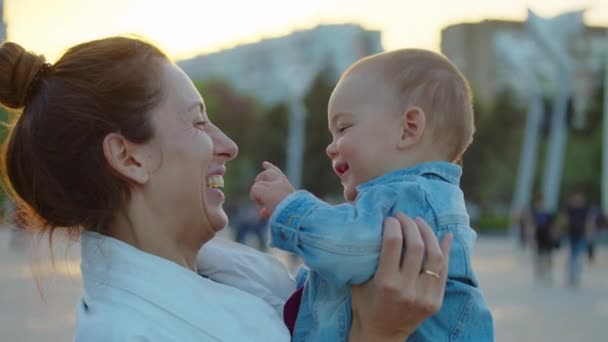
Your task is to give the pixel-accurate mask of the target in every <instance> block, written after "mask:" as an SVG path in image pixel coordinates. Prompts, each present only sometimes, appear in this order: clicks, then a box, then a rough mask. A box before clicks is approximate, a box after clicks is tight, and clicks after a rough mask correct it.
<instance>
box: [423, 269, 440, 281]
mask: <svg viewBox="0 0 608 342" xmlns="http://www.w3.org/2000/svg"><path fill="white" fill-rule="evenodd" d="M422 273H424V274H428V275H430V276H433V277H435V278H437V279H439V273H435V272H433V271H429V270H424V271H422Z"/></svg>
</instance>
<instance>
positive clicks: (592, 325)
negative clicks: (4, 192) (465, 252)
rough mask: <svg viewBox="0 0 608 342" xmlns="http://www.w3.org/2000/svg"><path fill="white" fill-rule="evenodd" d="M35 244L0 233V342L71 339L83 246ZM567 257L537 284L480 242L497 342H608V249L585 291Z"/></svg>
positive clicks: (498, 244) (591, 269)
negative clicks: (568, 275)
mask: <svg viewBox="0 0 608 342" xmlns="http://www.w3.org/2000/svg"><path fill="white" fill-rule="evenodd" d="M32 244H34V246H33V247H32ZM35 244H36V241H35V240H34V242H32V240H31V239H30V238H29V237H28V236H23V235H22V234H20V233H12V232H11V229H9V228H6V227H0V289H1V290H0V341H2V342H8V341H11V342H12V341H20V342H21V341H23V342H29V341H32V342H33V341H70V340H71V339H72V334H73V330H74V324H75V316H74V307H75V301H76V299H77V298H78V295H79V293H80V286H81V282H80V279H79V270H78V267H79V261H78V256H79V246H78V244H75V243H72V244H66V243H65V242H64V238H63V237H61V236H59V235H58V236H57V238H56V241H55V252H54V259H55V265H54V266H53V265H51V263H50V258H49V257H48V255H49V254H48V252H47V251H48V242H47V241H46V240H43V241H41V242H39V243H38V246H35ZM565 257H566V255H565V251H563V250H562V251H560V252H559V253H558V255H557V257H556V259H555V271H556V272H555V274H554V283H553V285H550V286H547V285H541V284H536V283H535V282H534V281H533V278H532V270H531V265H530V259H531V258H530V255H529V252H527V251H522V250H519V249H518V248H516V247H515V246H514V244H513V243H512V242H511V241H510V240H509V239H507V238H501V237H480V238H479V240H478V245H477V250H476V257H475V267H476V268H477V271H478V274H479V278H480V281H481V284H482V288H483V289H484V291H485V293H486V295H487V299H488V302H489V304H490V306H491V308H492V311H493V313H494V318H495V325H496V340H497V341H556V342H558V341H606V340H607V336H608V246H606V245H603V246H600V247H599V249H598V252H597V259H596V261H595V264H593V265H589V264H586V265H585V266H586V267H585V272H584V279H583V284H582V287H581V288H580V289H569V288H566V287H565V286H564V285H563V284H564V282H563V279H564V274H563V269H564V265H565ZM32 274H35V276H33V275H32ZM41 294H42V295H41Z"/></svg>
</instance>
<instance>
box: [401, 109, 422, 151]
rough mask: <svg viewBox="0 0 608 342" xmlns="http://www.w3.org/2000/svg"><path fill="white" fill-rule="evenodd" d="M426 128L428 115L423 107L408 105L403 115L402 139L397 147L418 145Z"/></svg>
mask: <svg viewBox="0 0 608 342" xmlns="http://www.w3.org/2000/svg"><path fill="white" fill-rule="evenodd" d="M425 128H426V115H425V114H424V111H423V110H422V108H420V107H408V108H407V109H406V110H405V111H404V112H403V114H402V115H401V139H399V144H398V146H397V147H399V148H400V149H405V148H409V147H411V146H413V145H416V144H417V143H418V142H419V141H420V139H421V138H422V134H423V133H424V129H425Z"/></svg>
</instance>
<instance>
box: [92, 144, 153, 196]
mask: <svg viewBox="0 0 608 342" xmlns="http://www.w3.org/2000/svg"><path fill="white" fill-rule="evenodd" d="M143 148H144V147H143V146H141V145H136V144H133V143H131V142H130V141H128V140H127V139H125V137H123V136H122V135H120V134H118V133H110V134H108V135H107V136H106V137H105V138H104V139H103V154H104V156H105V157H106V160H107V161H108V164H110V167H111V168H112V169H114V171H116V172H117V173H118V174H119V175H121V176H122V177H124V178H126V179H128V180H130V181H132V182H135V183H138V184H144V183H146V182H147V181H148V179H149V174H148V170H147V168H146V164H145V161H144V160H143V156H144V155H145V154H144V153H143Z"/></svg>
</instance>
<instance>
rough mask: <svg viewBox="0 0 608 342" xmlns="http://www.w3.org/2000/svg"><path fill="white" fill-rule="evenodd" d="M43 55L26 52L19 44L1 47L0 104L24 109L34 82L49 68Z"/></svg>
mask: <svg viewBox="0 0 608 342" xmlns="http://www.w3.org/2000/svg"><path fill="white" fill-rule="evenodd" d="M48 67H49V65H48V64H46V63H45V58H44V56H42V55H36V54H34V53H31V52H28V51H26V50H25V49H24V48H23V47H21V46H20V45H19V44H16V43H12V42H5V43H4V44H2V46H0V103H2V104H3V105H4V106H6V107H9V108H15V109H18V108H23V107H24V106H25V102H26V100H27V96H28V91H29V89H30V86H32V82H33V81H34V80H35V79H37V77H38V76H40V75H39V72H41V71H43V70H45V69H44V68H48Z"/></svg>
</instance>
